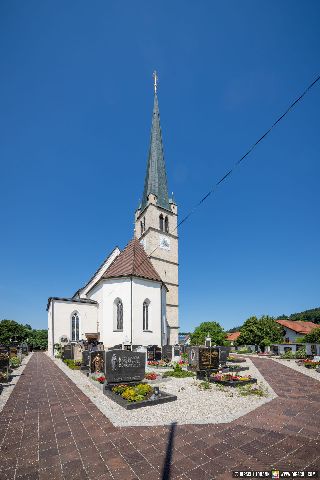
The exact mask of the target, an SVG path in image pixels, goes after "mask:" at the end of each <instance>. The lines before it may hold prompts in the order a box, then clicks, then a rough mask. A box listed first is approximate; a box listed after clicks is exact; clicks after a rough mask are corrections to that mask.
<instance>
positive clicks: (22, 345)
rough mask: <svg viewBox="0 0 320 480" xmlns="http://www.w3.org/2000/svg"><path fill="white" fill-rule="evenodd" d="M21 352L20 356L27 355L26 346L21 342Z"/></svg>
mask: <svg viewBox="0 0 320 480" xmlns="http://www.w3.org/2000/svg"><path fill="white" fill-rule="evenodd" d="M21 352H22V355H26V353H28V344H27V343H25V342H23V343H21Z"/></svg>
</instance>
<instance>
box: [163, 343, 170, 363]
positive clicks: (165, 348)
mask: <svg viewBox="0 0 320 480" xmlns="http://www.w3.org/2000/svg"><path fill="white" fill-rule="evenodd" d="M162 360H165V361H168V362H171V360H172V345H163V347H162Z"/></svg>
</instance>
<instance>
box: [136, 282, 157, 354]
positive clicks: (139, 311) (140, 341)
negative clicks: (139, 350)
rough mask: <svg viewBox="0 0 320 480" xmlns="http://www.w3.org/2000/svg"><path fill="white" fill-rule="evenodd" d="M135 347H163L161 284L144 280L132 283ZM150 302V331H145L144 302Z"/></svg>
mask: <svg viewBox="0 0 320 480" xmlns="http://www.w3.org/2000/svg"><path fill="white" fill-rule="evenodd" d="M132 284H133V285H132V298H133V305H132V319H133V338H132V343H133V344H134V345H161V300H162V298H161V284H160V283H159V282H153V281H152V280H145V279H143V278H134V279H133V282H132ZM147 299H148V300H149V301H150V304H149V326H148V327H149V328H148V330H149V331H143V302H144V301H145V300H147Z"/></svg>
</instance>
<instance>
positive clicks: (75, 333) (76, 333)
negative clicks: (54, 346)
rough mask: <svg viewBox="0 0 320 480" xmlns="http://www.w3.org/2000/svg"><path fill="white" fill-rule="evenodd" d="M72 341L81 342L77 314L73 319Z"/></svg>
mask: <svg viewBox="0 0 320 480" xmlns="http://www.w3.org/2000/svg"><path fill="white" fill-rule="evenodd" d="M71 341H72V342H78V341H79V315H78V313H77V312H75V313H74V314H73V315H72V317H71Z"/></svg>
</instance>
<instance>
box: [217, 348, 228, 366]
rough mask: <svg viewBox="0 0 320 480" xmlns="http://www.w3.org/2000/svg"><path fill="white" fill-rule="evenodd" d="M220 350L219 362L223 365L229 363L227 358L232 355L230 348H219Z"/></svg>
mask: <svg viewBox="0 0 320 480" xmlns="http://www.w3.org/2000/svg"><path fill="white" fill-rule="evenodd" d="M218 348H219V362H220V364H221V365H224V364H226V363H227V358H228V356H229V353H230V347H218Z"/></svg>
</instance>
